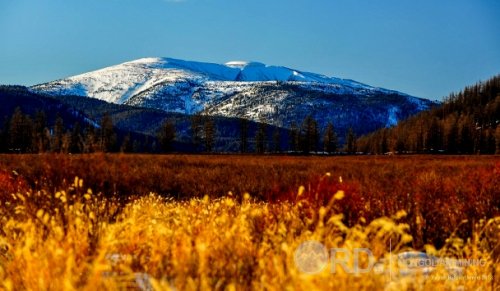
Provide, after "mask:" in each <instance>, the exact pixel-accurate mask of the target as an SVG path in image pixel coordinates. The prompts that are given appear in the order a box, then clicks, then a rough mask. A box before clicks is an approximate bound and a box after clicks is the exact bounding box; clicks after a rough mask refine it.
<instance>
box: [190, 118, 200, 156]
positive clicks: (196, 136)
mask: <svg viewBox="0 0 500 291" xmlns="http://www.w3.org/2000/svg"><path fill="white" fill-rule="evenodd" d="M201 131H202V117H201V115H200V114H199V113H196V114H195V115H193V116H191V137H192V141H193V145H194V148H195V150H196V151H197V150H199V147H200V144H201V140H202V136H201Z"/></svg>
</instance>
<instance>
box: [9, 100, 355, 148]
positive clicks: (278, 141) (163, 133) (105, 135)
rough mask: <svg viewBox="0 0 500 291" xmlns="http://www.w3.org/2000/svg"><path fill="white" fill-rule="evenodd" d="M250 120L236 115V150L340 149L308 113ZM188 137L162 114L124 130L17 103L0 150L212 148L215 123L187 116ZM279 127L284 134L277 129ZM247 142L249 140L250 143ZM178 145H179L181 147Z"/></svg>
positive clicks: (349, 139) (350, 137) (350, 136)
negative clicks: (283, 121)
mask: <svg viewBox="0 0 500 291" xmlns="http://www.w3.org/2000/svg"><path fill="white" fill-rule="evenodd" d="M251 125H252V124H251V122H250V121H248V120H246V119H241V120H240V124H239V129H238V130H239V137H235V138H237V139H238V142H239V147H240V148H239V150H240V152H242V153H248V152H255V153H258V154H264V153H270V152H271V153H282V152H289V153H299V154H310V153H318V152H322V153H327V154H332V153H335V152H338V151H339V150H340V147H339V143H338V137H337V133H336V131H335V128H334V125H333V124H332V123H329V124H328V125H327V127H326V128H325V129H323V130H320V129H319V128H318V123H317V122H316V120H314V119H313V118H312V117H310V116H308V117H306V119H305V120H304V121H303V122H302V124H300V125H297V124H295V123H294V124H292V126H291V129H290V130H288V131H283V129H281V128H278V127H270V126H269V125H267V124H265V123H264V122H261V123H258V124H257V129H256V130H254V132H255V135H254V136H250V132H252V131H251V130H250V127H251ZM188 132H189V133H190V142H189V143H186V142H185V141H183V143H180V141H178V140H177V136H178V132H177V130H176V125H175V120H174V119H167V120H166V121H165V122H164V123H163V124H162V126H161V127H160V129H159V130H158V132H157V133H156V135H154V136H153V135H151V136H149V135H143V134H137V133H125V132H123V131H122V130H120V129H118V128H116V127H115V126H114V124H113V120H112V118H111V117H110V116H109V115H108V114H104V116H103V117H102V118H101V120H100V122H99V123H95V122H93V121H91V120H87V121H85V122H83V124H82V123H80V122H75V123H74V124H65V121H64V119H63V118H62V117H61V116H59V115H58V116H57V117H56V118H55V121H54V122H52V123H50V122H49V121H48V118H47V116H46V114H45V112H44V111H43V110H40V111H37V112H36V113H35V114H34V116H32V115H30V114H25V113H23V112H22V110H21V109H20V108H19V107H17V108H16V109H15V110H14V112H13V114H12V115H11V116H5V118H4V121H3V123H2V124H1V125H0V152H4V153H94V152H137V153H166V152H174V151H181V152H196V153H199V152H207V153H209V152H215V151H216V150H215V148H214V145H215V143H216V142H217V138H218V136H217V128H216V123H215V122H214V118H213V117H211V116H206V115H201V114H196V115H193V116H191V117H190V128H189V131H188ZM283 132H285V133H286V134H283ZM250 143H252V144H250ZM355 145H356V137H355V134H354V131H353V130H352V129H350V130H349V131H348V133H347V136H346V145H345V147H344V149H343V150H344V151H345V152H346V153H354V152H355V150H356V146H355ZM182 147H184V148H182Z"/></svg>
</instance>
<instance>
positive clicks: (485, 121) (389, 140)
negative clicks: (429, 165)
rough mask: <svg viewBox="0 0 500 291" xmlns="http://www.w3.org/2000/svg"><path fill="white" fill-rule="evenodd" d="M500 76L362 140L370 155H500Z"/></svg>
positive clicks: (471, 87) (454, 94)
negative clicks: (389, 153) (392, 153)
mask: <svg viewBox="0 0 500 291" xmlns="http://www.w3.org/2000/svg"><path fill="white" fill-rule="evenodd" d="M499 123H500V75H499V76H496V77H493V78H491V79H490V80H488V81H486V82H480V83H478V84H476V85H473V86H468V87H466V88H465V89H464V90H463V91H461V92H459V93H453V94H450V96H448V97H447V98H446V99H445V100H444V102H443V104H442V105H441V106H438V107H436V108H433V109H431V110H428V111H424V112H421V113H419V114H417V115H416V116H414V117H410V118H409V119H407V120H405V121H402V122H400V123H398V125H397V126H395V127H392V128H384V129H380V130H378V131H376V132H374V133H371V134H368V135H366V136H363V137H361V138H360V139H358V141H357V144H358V147H359V150H360V151H363V152H367V153H376V154H381V153H387V152H394V153H395V152H397V153H449V154H494V153H497V154H499V153H500V126H498V124H499Z"/></svg>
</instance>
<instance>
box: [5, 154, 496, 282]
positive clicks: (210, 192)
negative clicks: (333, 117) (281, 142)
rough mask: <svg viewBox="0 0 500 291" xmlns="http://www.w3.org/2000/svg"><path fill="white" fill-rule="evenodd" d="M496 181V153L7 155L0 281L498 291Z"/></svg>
mask: <svg viewBox="0 0 500 291" xmlns="http://www.w3.org/2000/svg"><path fill="white" fill-rule="evenodd" d="M499 184H500V158H499V157H494V156H470V157H451V156H450V157H447V156H441V157H438V156H408V157H397V156H396V157H375V156H374V157H286V156H274V157H273V156H264V157H257V156H177V155H166V156H154V155H102V154H100V155H99V154H98V155H75V156H71V155H2V156H0V195H1V200H0V220H1V229H0V288H3V289H5V290H116V289H118V290H120V289H121V290H123V289H131V290H253V289H256V290H357V289H359V290H428V289H431V288H434V289H435V290H456V289H461V290H498V289H499V288H500V279H499V276H500V275H499V271H500V267H499V265H498V262H499V261H500V211H499V209H500V185H499ZM308 241H315V242H318V243H321V244H322V245H323V246H324V247H325V249H326V250H332V249H337V248H338V249H342V250H344V251H346V252H347V253H351V252H355V251H356V250H357V249H359V248H363V249H368V250H370V252H371V253H372V254H373V256H372V257H368V256H361V257H359V260H355V259H353V258H352V257H351V259H349V260H347V261H346V264H347V265H346V266H344V267H342V266H341V265H338V264H337V265H335V264H332V261H334V260H335V259H336V257H335V256H334V255H332V253H328V255H329V257H328V260H327V261H324V260H314V258H312V259H311V256H309V257H308V256H306V257H305V261H304V260H303V259H304V258H303V257H301V256H300V255H301V254H302V255H304V253H303V252H302V253H301V252H299V251H298V250H301V246H303V243H304V242H308ZM312 251H313V252H312V253H311V252H309V253H305V254H306V255H309V254H313V255H318V253H317V252H314V249H313V250H312ZM410 251H421V252H425V253H427V255H429V256H434V257H435V258H447V259H451V258H453V259H459V260H462V261H466V262H475V263H477V264H470V265H466V266H461V267H460V268H459V271H458V273H457V272H456V270H450V268H447V267H448V266H447V265H438V266H436V267H435V268H432V270H431V271H430V272H428V271H429V270H427V271H425V270H424V269H422V268H420V269H418V268H417V269H415V270H411V271H412V272H410V273H408V272H407V271H408V269H407V268H406V267H407V266H406V265H402V264H401V260H398V254H402V253H409V252H410ZM298 255H299V256H298ZM337 255H339V254H337ZM323 259H324V258H323ZM337 259H339V260H340V259H345V257H343V258H337ZM370 259H374V260H375V262H376V263H377V268H374V269H370V270H369V271H368V272H365V273H361V272H358V273H356V274H352V273H350V272H349V269H350V268H351V269H352V267H354V266H355V264H356V263H359V265H360V266H361V267H367V266H369V265H370ZM301 260H302V261H301ZM301 262H302V263H303V262H305V263H308V262H309V263H311V262H312V264H313V266H312V267H313V269H314V267H317V266H314V263H318V262H320V263H324V262H326V264H325V265H321V266H322V267H324V268H316V269H314V270H317V272H315V273H314V274H308V273H305V272H303V270H304V269H303V267H304V265H301ZM478 262H480V264H479V263H478ZM306 267H307V266H306ZM309 267H310V266H309Z"/></svg>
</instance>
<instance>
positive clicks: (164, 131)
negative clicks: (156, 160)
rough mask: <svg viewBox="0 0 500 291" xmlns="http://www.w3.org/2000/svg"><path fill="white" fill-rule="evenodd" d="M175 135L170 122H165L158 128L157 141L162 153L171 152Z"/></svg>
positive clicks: (172, 124) (172, 123) (173, 127)
mask: <svg viewBox="0 0 500 291" xmlns="http://www.w3.org/2000/svg"><path fill="white" fill-rule="evenodd" d="M175 135H176V134H175V125H174V122H173V121H172V120H167V121H165V122H164V123H163V124H162V126H161V128H160V132H159V133H158V141H159V143H160V147H161V150H162V151H163V152H168V151H171V150H172V144H173V142H174V140H175Z"/></svg>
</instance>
